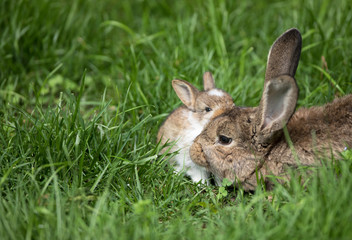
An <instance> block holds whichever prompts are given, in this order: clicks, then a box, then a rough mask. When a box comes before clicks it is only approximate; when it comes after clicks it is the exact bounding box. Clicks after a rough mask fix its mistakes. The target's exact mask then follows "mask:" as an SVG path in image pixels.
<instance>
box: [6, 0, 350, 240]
mask: <svg viewBox="0 0 352 240" xmlns="http://www.w3.org/2000/svg"><path fill="white" fill-rule="evenodd" d="M351 26H352V4H351V3H350V1H349V0H341V1H329V0H325V1H298V0H292V1H265V2H264V1H255V0H247V1H224V0H219V1H215V0H214V1H213V0H205V1H200V0H192V1H171V0H160V1H156V0H148V1H143V0H134V1H131V0H121V1H117V0H116V1H114V0H100V1H96V0H30V1H27V0H2V1H0V236H1V237H0V238H1V239H14V240H15V239H16V240H17V239H204V240H205V239H351V238H352V228H351V223H352V208H351V204H352V200H351V199H352V191H351V189H352V177H351V176H352V152H351V151H350V150H348V151H346V152H344V158H345V161H341V162H335V161H331V159H328V160H327V161H326V164H325V165H324V166H322V167H321V168H320V169H319V171H314V174H312V177H310V178H309V179H308V180H306V182H305V184H304V185H303V186H302V185H300V184H298V183H299V179H298V178H295V179H293V180H291V181H290V182H288V183H287V184H286V185H285V186H281V185H278V186H276V187H275V188H274V190H273V191H272V192H267V191H265V190H264V189H260V188H258V190H257V191H255V192H253V193H245V192H243V191H242V190H241V189H234V190H233V191H232V190H231V189H227V188H225V189H223V188H222V189H221V191H219V187H216V186H205V185H202V184H194V183H192V182H190V181H189V179H187V178H186V177H184V176H182V174H179V175H176V174H174V173H173V172H172V170H171V169H170V167H169V166H168V165H167V159H166V160H161V159H162V156H158V152H159V151H160V149H161V146H159V145H158V144H156V133H157V131H158V127H159V126H160V124H161V123H162V121H163V120H164V119H165V117H166V116H167V114H168V113H169V112H171V111H172V110H173V109H174V108H176V107H177V106H179V105H180V100H178V99H177V97H176V94H175V93H174V92H173V90H172V87H171V80H172V79H174V78H180V79H184V80H187V81H190V82H192V83H193V84H194V85H196V86H198V87H201V80H202V79H201V76H202V74H203V72H205V71H211V72H212V73H213V75H214V78H215V81H216V83H217V86H218V87H220V88H223V89H225V90H226V91H227V92H229V93H230V94H231V95H232V96H233V98H234V101H235V103H236V104H237V105H246V106H255V105H257V104H258V103H259V100H260V97H261V91H262V86H263V80H264V73H265V64H266V57H267V54H268V50H269V48H270V46H271V44H272V43H273V41H274V40H275V39H276V38H277V37H278V36H279V35H280V34H281V33H282V32H284V31H285V30H286V29H288V28H291V27H297V28H298V29H299V30H300V31H301V33H302V35H303V50H302V55H301V61H300V65H299V67H298V70H297V74H296V79H297V82H298V86H299V88H300V94H299V101H298V107H303V106H304V107H309V106H313V105H321V104H324V103H326V102H329V101H331V100H332V99H334V97H336V96H343V95H346V94H349V93H352V52H351V43H352V27H351ZM268 199H271V200H268Z"/></svg>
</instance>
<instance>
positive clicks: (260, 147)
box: [190, 29, 352, 190]
mask: <svg viewBox="0 0 352 240" xmlns="http://www.w3.org/2000/svg"><path fill="white" fill-rule="evenodd" d="M300 51H301V35H300V33H299V31H298V30H297V29H290V30H288V31H287V32H286V33H284V34H283V35H282V36H280V37H279V38H278V39H277V40H276V42H275V43H274V44H273V46H272V48H271V51H270V53H269V57H268V65H267V72H266V79H265V84H264V90H263V96H262V99H261V102H260V104H259V106H258V107H255V108H240V107H235V108H233V109H232V110H230V111H228V112H226V113H224V114H222V115H221V116H218V117H217V118H215V119H214V120H213V121H211V122H210V123H209V124H208V125H207V126H206V127H205V128H204V130H203V132H202V133H201V134H200V135H199V136H198V137H197V138H196V139H195V140H194V143H193V145H192V147H191V149H190V155H191V158H192V160H193V161H194V162H195V163H196V164H198V165H199V166H202V167H205V168H206V169H208V170H209V171H210V172H212V173H213V174H214V175H215V176H217V177H218V178H219V179H223V178H228V179H230V180H236V181H237V182H240V183H241V185H242V186H243V188H244V189H245V190H254V189H255V188H256V186H257V178H256V175H257V174H259V176H263V177H264V180H265V182H266V183H267V186H268V187H270V181H269V179H268V178H266V176H267V175H276V176H282V177H284V178H285V177H288V176H287V168H288V167H290V168H296V167H297V166H300V165H305V166H314V165H319V164H320V162H319V158H318V156H321V155H325V156H327V157H330V158H331V157H332V156H333V157H334V158H338V157H339V153H340V152H341V151H343V150H344V149H345V148H346V147H351V146H352V95H348V96H345V97H343V98H340V99H336V100H335V101H333V102H332V103H329V104H326V105H324V106H319V107H312V108H309V109H300V110H298V111H297V112H296V113H294V112H295V107H296V102H297V97H298V87H297V85H296V82H295V79H294V75H295V72H296V68H297V66H298V61H299V56H300ZM285 125H286V127H287V128H286V129H287V132H288V136H289V137H288V138H287V137H285V135H284V126H285ZM291 143H292V144H291ZM284 178H283V179H284ZM279 181H280V180H279Z"/></svg>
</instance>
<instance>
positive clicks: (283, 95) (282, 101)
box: [256, 75, 298, 143]
mask: <svg viewBox="0 0 352 240" xmlns="http://www.w3.org/2000/svg"><path fill="white" fill-rule="evenodd" d="M297 98H298V87H297V84H296V81H295V79H294V78H293V77H291V76H289V75H282V76H279V77H277V78H274V79H271V80H269V81H267V82H265V85H264V91H263V95H262V99H261V101H260V105H259V110H258V112H257V117H256V118H257V121H256V125H257V127H256V130H257V131H256V132H257V135H258V137H259V139H258V143H270V141H272V137H273V136H274V135H276V134H275V133H277V132H278V131H279V130H282V128H283V127H284V125H285V124H286V123H287V122H288V121H289V119H290V118H291V116H292V114H293V113H294V111H295V108H296V103H297Z"/></svg>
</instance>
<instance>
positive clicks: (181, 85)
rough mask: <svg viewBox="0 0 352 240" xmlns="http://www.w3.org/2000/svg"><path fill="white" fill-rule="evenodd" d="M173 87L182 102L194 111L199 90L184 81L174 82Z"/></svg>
mask: <svg viewBox="0 0 352 240" xmlns="http://www.w3.org/2000/svg"><path fill="white" fill-rule="evenodd" d="M172 87H173V88H174V90H175V92H176V94H177V96H178V97H179V98H180V100H181V101H182V102H183V104H185V105H186V106H187V107H188V108H189V109H191V110H192V111H194V110H195V102H196V98H197V96H198V94H199V90H198V89H197V88H196V87H194V86H193V85H192V84H190V83H189V82H186V81H183V80H177V79H175V80H172Z"/></svg>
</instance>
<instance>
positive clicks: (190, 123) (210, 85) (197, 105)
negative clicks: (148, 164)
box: [157, 72, 234, 183]
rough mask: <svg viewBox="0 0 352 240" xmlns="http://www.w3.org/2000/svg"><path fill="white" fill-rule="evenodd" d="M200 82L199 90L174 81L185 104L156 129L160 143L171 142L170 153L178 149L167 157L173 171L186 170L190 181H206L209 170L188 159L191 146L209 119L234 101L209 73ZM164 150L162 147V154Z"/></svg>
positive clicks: (179, 81)
mask: <svg viewBox="0 0 352 240" xmlns="http://www.w3.org/2000/svg"><path fill="white" fill-rule="evenodd" d="M203 82H204V89H205V90H204V91H198V90H197V89H196V88H195V87H193V86H192V85H191V84H190V83H188V82H186V81H182V80H174V81H173V87H174V90H175V91H176V93H177V95H178V96H179V98H180V99H181V101H182V102H183V103H184V104H185V105H183V106H181V107H179V108H177V109H176V110H174V111H173V112H172V113H171V114H170V115H169V116H168V117H167V119H166V120H165V122H164V123H163V124H162V126H161V127H160V129H159V132H158V135H157V141H160V143H161V144H162V145H163V144H165V143H167V142H173V143H172V145H171V146H172V147H171V148H170V149H169V152H175V151H179V152H178V153H177V155H175V156H174V157H173V158H172V159H171V160H170V163H171V164H172V165H173V166H174V168H175V170H176V172H180V171H185V173H186V174H187V175H188V176H190V177H191V179H192V181H193V182H199V181H202V182H203V183H207V182H208V179H209V177H210V173H209V172H208V171H207V170H206V169H205V168H204V167H202V166H199V165H197V164H195V163H194V162H193V161H192V160H191V158H190V155H189V149H190V146H191V145H192V143H193V140H194V139H195V138H196V137H197V136H198V135H199V134H200V133H201V132H202V130H203V128H204V126H205V125H206V124H207V123H208V122H209V120H210V119H213V118H214V117H216V116H218V115H220V114H222V113H223V112H225V111H228V110H229V109H231V108H232V107H233V106H234V104H233V100H232V97H231V96H230V95H229V94H228V93H226V92H225V91H223V90H221V89H217V88H215V84H214V80H213V78H212V76H211V74H210V73H209V72H207V73H205V74H204V76H203ZM167 149H168V148H164V149H163V150H162V151H161V153H163V152H165V151H166V150H167Z"/></svg>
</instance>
